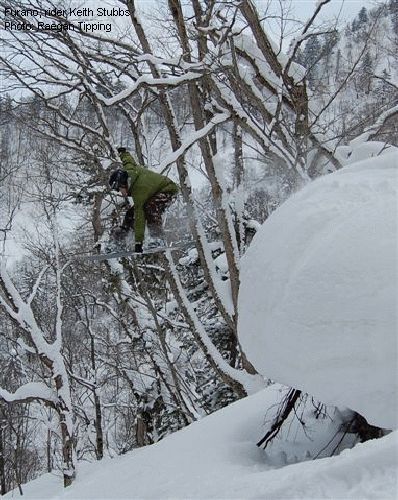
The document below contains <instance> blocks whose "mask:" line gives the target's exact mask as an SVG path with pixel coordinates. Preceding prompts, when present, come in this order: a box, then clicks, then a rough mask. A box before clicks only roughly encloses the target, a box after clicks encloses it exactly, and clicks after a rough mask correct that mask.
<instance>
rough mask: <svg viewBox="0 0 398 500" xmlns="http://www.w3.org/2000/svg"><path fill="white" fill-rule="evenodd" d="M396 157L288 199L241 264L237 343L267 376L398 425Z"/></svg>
mask: <svg viewBox="0 0 398 500" xmlns="http://www.w3.org/2000/svg"><path fill="white" fill-rule="evenodd" d="M397 152H398V150H397V149H396V148H395V149H393V150H392V151H391V150H390V152H387V153H385V154H383V155H382V156H379V157H375V158H370V159H367V160H363V161H360V162H357V163H355V164H352V165H350V166H347V167H345V168H344V169H342V170H340V171H339V172H336V173H334V174H331V175H328V176H325V177H322V178H320V179H318V180H316V181H314V182H312V183H311V184H310V185H308V186H307V187H305V188H304V189H303V190H302V191H300V192H299V193H297V194H296V195H294V196H292V197H291V198H290V199H289V200H288V201H287V202H286V203H284V204H283V205H282V206H281V207H280V208H279V209H277V210H276V211H275V212H274V213H273V214H272V215H271V217H270V218H269V219H268V220H267V221H266V222H265V223H264V225H263V227H262V228H261V230H260V231H259V232H258V233H257V235H256V237H255V238H254V241H253V243H252V246H251V247H250V249H249V250H248V252H247V254H246V255H245V257H244V258H243V262H242V266H241V269H242V272H241V289H240V299H239V300H240V302H239V337H240V340H241V342H242V346H243V348H244V350H245V352H246V354H247V355H248V357H249V359H250V360H251V362H252V363H253V364H254V365H255V367H256V368H257V369H258V370H259V371H260V372H261V373H262V374H264V375H265V376H267V377H270V378H272V379H274V380H276V381H278V382H280V383H283V384H286V385H290V386H293V387H295V388H299V389H302V390H304V391H305V392H307V393H309V394H311V395H313V396H315V397H316V398H318V399H319V400H321V401H324V402H326V403H331V404H336V405H341V406H347V407H349V408H351V409H354V410H356V411H358V412H359V413H361V414H362V415H364V416H365V417H366V418H367V419H368V421H369V422H370V423H372V424H375V425H379V426H382V427H386V428H389V429H394V428H397V427H398V421H397V418H398V416H397V415H398V408H397V401H398V380H397V378H398V377H397V359H398V357H397V354H398V353H397V335H398V330H397V297H398V291H397V282H398V279H397V278H398V273H397V264H398V262H397V261H398V257H397V256H398V253H397V241H398V234H397V206H398V205H397V189H398V182H397V181H398V177H397V172H398V153H397Z"/></svg>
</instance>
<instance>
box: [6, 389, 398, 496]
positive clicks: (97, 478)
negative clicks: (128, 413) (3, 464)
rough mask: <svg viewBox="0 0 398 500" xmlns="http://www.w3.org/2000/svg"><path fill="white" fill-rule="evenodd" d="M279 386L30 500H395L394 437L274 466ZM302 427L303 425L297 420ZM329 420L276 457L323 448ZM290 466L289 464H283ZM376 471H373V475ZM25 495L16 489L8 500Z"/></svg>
mask: <svg viewBox="0 0 398 500" xmlns="http://www.w3.org/2000/svg"><path fill="white" fill-rule="evenodd" d="M285 389H286V388H283V387H281V386H279V385H278V384H275V385H273V386H271V387H268V388H266V389H265V390H263V391H260V392H258V393H257V394H254V395H252V396H249V397H247V398H244V399H242V400H240V401H237V402H236V403H234V404H232V405H230V406H228V407H227V408H223V409H222V410H219V411H217V412H216V413H213V414H212V415H210V416H208V417H206V418H204V419H203V420H201V421H198V422H195V423H194V424H191V425H190V426H188V427H186V428H185V429H183V430H181V431H179V432H176V433H175V434H172V435H170V436H168V437H166V438H165V439H163V440H162V441H160V442H158V443H156V444H154V445H151V446H146V447H144V448H139V449H136V450H134V451H132V452H131V453H128V454H126V455H123V456H119V457H115V458H114V459H104V460H102V461H101V462H96V463H91V464H88V463H85V464H80V467H79V470H78V476H77V479H76V481H75V482H74V483H73V484H72V486H70V487H69V488H67V489H66V490H62V480H61V478H60V477H54V476H53V475H51V474H45V475H43V476H42V477H40V478H38V479H37V480H35V481H31V482H30V483H28V484H27V485H23V486H22V488H23V493H24V496H23V498H37V499H40V500H43V499H53V500H56V499H58V500H59V499H61V498H62V499H63V500H67V499H71V500H88V499H95V500H100V499H105V498H106V499H109V498H113V499H133V498H134V499H143V498H148V499H149V498H152V499H157V500H159V499H166V498H170V499H171V498H173V499H187V498H197V499H222V498H225V499H232V498H238V499H243V498H244V499H251V498H253V499H258V498H267V499H282V498H283V499H288V498H289V499H293V498H295V499H303V498H305V499H320V498H352V499H354V498H357V499H359V498H360V499H372V500H374V499H376V498H379V499H386V498H394V494H395V491H396V487H397V457H398V455H397V437H398V433H397V432H394V433H391V434H389V435H388V436H386V437H384V438H381V439H377V440H374V441H369V442H367V443H364V444H359V445H357V446H355V447H354V448H353V449H346V450H344V451H343V452H342V453H341V454H340V455H339V456H335V457H332V458H324V459H322V460H311V459H308V461H305V462H302V463H296V464H293V465H285V464H286V463H285V464H282V463H280V464H278V465H277V466H276V467H275V465H273V464H271V463H270V456H269V455H270V451H269V449H268V448H267V450H266V451H265V450H261V449H259V448H257V447H256V445H255V443H256V441H257V440H258V439H259V438H260V437H261V436H262V434H263V433H264V431H265V430H268V426H267V425H264V423H265V422H264V413H265V410H266V409H267V408H270V407H271V406H273V405H275V404H276V402H278V401H279V400H280V396H281V391H283V390H285ZM294 420H295V421H296V422H298V420H297V419H296V418H295V419H294ZM327 422H328V419H325V421H324V425H322V426H321V428H318V430H317V431H315V434H314V433H313V432H311V429H307V432H311V438H309V437H306V436H305V434H304V431H303V430H302V429H301V430H300V432H299V433H298V434H297V432H296V431H297V430H298V429H299V428H300V427H301V428H302V426H300V427H299V428H295V426H294V424H293V425H292V426H291V432H290V438H286V439H284V440H283V441H282V440H278V439H276V440H275V442H274V443H273V447H275V449H273V450H271V452H272V453H273V455H274V456H277V455H278V454H279V455H283V456H286V455H288V456H289V455H291V454H292V453H294V454H296V453H299V451H300V450H299V448H300V447H301V448H302V450H301V454H303V452H304V451H305V450H306V449H307V447H308V446H314V447H315V448H316V447H320V448H322V447H323V446H324V445H325V444H327V442H328V441H329V440H330V429H329V430H328V429H327V426H328V424H327ZM283 465H285V466H283ZM369 471H371V474H370V473H369ZM16 497H19V493H18V491H17V490H14V491H13V492H10V493H8V494H7V495H5V497H4V498H5V499H10V498H16Z"/></svg>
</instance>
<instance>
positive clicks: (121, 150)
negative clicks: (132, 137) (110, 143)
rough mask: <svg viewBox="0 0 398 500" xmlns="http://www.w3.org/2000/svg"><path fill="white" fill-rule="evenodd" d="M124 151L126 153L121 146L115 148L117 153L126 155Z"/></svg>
mask: <svg viewBox="0 0 398 500" xmlns="http://www.w3.org/2000/svg"><path fill="white" fill-rule="evenodd" d="M126 151H127V149H126V148H124V147H123V146H120V147H119V148H117V152H118V153H119V154H122V153H126Z"/></svg>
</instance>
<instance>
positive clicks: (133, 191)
mask: <svg viewBox="0 0 398 500" xmlns="http://www.w3.org/2000/svg"><path fill="white" fill-rule="evenodd" d="M120 159H121V160H122V163H123V168H124V169H125V170H126V171H127V173H128V174H129V177H130V180H131V182H130V189H129V195H130V196H131V197H132V198H133V200H134V234H135V241H136V243H141V242H143V241H144V235H145V213H144V204H145V202H146V201H148V200H149V198H151V197H152V196H153V195H154V194H156V193H170V194H177V193H178V191H179V187H178V185H177V184H176V183H175V182H173V181H172V180H170V179H169V178H168V177H166V176H165V175H160V174H157V173H156V172H153V171H152V170H148V169H147V168H143V167H141V166H139V165H137V163H136V162H135V160H134V158H133V157H132V156H131V154H130V153H129V152H128V151H126V152H124V153H121V154H120Z"/></svg>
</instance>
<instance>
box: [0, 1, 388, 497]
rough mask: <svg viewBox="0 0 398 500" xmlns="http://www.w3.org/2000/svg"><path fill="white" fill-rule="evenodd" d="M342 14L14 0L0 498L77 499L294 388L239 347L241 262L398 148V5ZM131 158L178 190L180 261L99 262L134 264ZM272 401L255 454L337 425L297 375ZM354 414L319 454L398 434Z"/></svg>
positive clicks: (0, 333) (2, 127)
mask: <svg viewBox="0 0 398 500" xmlns="http://www.w3.org/2000/svg"><path fill="white" fill-rule="evenodd" d="M330 2H331V0H319V1H318V2H317V3H316V4H315V3H314V9H313V12H312V14H311V15H310V17H309V18H308V19H304V20H303V19H300V18H299V16H298V15H297V13H296V11H294V10H292V3H291V2H283V1H282V2H278V1H276V0H267V1H266V0H261V1H255V0H241V1H236V0H187V1H182V0H158V1H157V2H154V3H153V5H152V4H149V6H147V7H145V8H144V6H143V3H144V2H139V1H137V0H112V1H110V2H107V9H106V10H112V9H113V10H112V13H110V14H109V13H108V14H107V15H108V16H109V17H108V19H104V18H102V17H96V18H95V15H93V16H92V15H91V14H87V13H86V14H87V16H86V17H84V18H83V17H81V16H80V17H79V13H76V12H74V11H76V5H74V2H73V1H72V0H71V1H69V0H64V1H57V0H30V1H29V2H27V1H25V0H0V8H1V10H2V19H1V21H0V23H1V47H2V50H1V51H0V68H1V69H0V71H1V93H0V208H1V210H0V243H1V245H0V265H1V272H0V480H1V484H0V489H1V494H2V495H5V494H6V493H7V492H10V491H11V490H14V489H16V490H17V491H18V490H19V492H20V493H21V494H22V493H23V489H24V484H25V483H28V482H29V481H32V480H34V479H36V478H38V477H39V476H41V475H43V474H45V473H52V472H57V473H59V474H60V476H61V477H62V479H60V481H61V482H62V483H63V485H64V486H65V487H67V486H70V485H72V483H73V482H74V481H75V478H76V477H78V475H79V467H80V464H81V463H83V462H95V461H101V460H103V459H105V458H114V457H117V456H121V455H125V454H128V453H129V452H132V451H134V450H136V449H138V448H142V447H147V446H148V445H152V444H154V443H157V442H158V441H160V440H163V438H165V437H166V436H168V435H170V434H172V433H176V431H179V430H181V429H183V428H185V427H187V426H189V425H190V424H192V423H193V422H195V421H198V420H201V419H204V418H205V417H206V418H207V415H210V414H212V413H214V412H217V411H219V410H221V409H223V408H225V407H227V406H229V405H230V404H232V403H234V402H236V401H238V400H241V399H243V398H245V397H247V396H248V395H251V394H253V393H255V392H257V391H259V390H261V389H264V388H268V387H270V386H271V387H272V385H273V384H274V383H275V382H283V383H284V382H285V381H284V380H275V378H274V377H275V376H274V374H273V373H267V368H266V367H265V368H264V370H261V371H260V369H259V366H258V364H256V363H255V362H254V360H253V359H252V356H251V355H250V354H249V353H247V352H246V349H245V345H247V344H245V342H242V338H241V328H240V327H239V321H240V317H241V316H244V314H243V312H242V310H241V307H243V306H242V304H243V298H242V294H240V289H241V271H242V266H243V261H244V259H245V254H246V252H247V251H249V249H250V246H251V244H252V241H254V242H255V241H256V233H257V232H259V231H260V230H261V227H262V226H263V225H264V224H265V225H266V223H267V222H266V221H267V220H268V218H269V217H270V216H271V214H273V213H274V212H275V211H277V210H278V207H280V206H281V205H283V204H284V202H285V201H286V200H288V199H289V198H290V197H291V196H292V195H294V194H295V193H297V192H299V191H300V190H301V189H303V188H304V187H305V186H307V185H309V184H310V183H312V182H316V181H317V179H319V178H321V177H324V176H328V175H335V174H334V173H335V172H337V171H339V170H341V169H343V170H344V168H345V165H346V164H348V163H350V162H353V161H356V160H361V159H363V158H365V157H371V156H373V155H376V153H375V150H376V149H377V156H380V155H383V154H384V153H385V151H386V150H389V151H390V150H391V148H393V147H394V146H395V147H398V125H397V124H398V120H397V116H398V69H397V68H398V1H397V0H388V1H378V2H374V3H373V4H372V6H371V7H368V6H367V7H362V8H358V9H357V10H358V12H357V13H356V14H355V16H354V17H353V18H352V19H351V20H346V19H344V18H341V17H339V16H338V15H329V16H326V14H325V15H324V12H327V9H328V7H329V6H330V5H329V4H330ZM75 3H76V2H75ZM83 3H84V2H83ZM293 3H294V2H293ZM332 3H333V2H332ZM7 9H8V10H7ZM68 9H70V11H72V12H71V13H69V12H68ZM88 10H91V9H88ZM104 10H105V9H104ZM116 11H117V12H118V14H120V12H123V13H124V14H126V15H124V14H123V16H122V15H116ZM93 14H95V13H93ZM112 16H113V17H112ZM87 17H89V18H90V17H93V19H92V20H91V21H90V22H93V23H94V22H96V23H97V24H98V23H100V22H102V23H105V22H109V23H111V29H110V30H108V29H94V28H92V29H89V28H87V26H88V24H87V23H89V20H87ZM42 21H43V22H45V23H47V24H46V26H47V27H44V28H43V27H41V28H40V27H39V26H38V23H39V22H42ZM83 21H84V22H83ZM10 22H12V23H22V24H23V25H24V26H25V27H27V29H24V30H18V29H11V28H10V27H9V25H7V23H10ZM84 23H86V24H84ZM50 24H53V25H57V26H60V25H62V26H64V29H51V28H50V27H49V26H50ZM85 26H86V27H85ZM119 147H124V148H127V149H128V150H129V151H130V152H131V154H132V155H133V157H134V158H135V160H136V161H137V163H138V164H140V165H142V166H144V167H145V168H149V169H150V170H153V171H156V172H158V173H161V174H163V175H167V176H168V177H169V178H171V179H172V180H173V181H174V182H175V183H177V184H178V185H179V188H180V192H179V195H178V197H177V199H176V201H175V202H174V203H173V204H172V205H171V207H170V208H169V210H168V211H167V213H166V216H165V219H164V235H165V241H166V246H168V247H172V248H173V250H167V251H164V252H158V253H153V254H149V253H148V254H145V251H144V253H143V254H142V255H140V256H134V255H130V256H129V255H125V256H122V257H120V258H112V259H106V258H104V259H95V257H96V256H97V257H100V256H102V255H103V254H107V253H109V252H113V251H115V250H116V251H118V250H122V251H123V250H127V251H129V250H132V249H133V248H134V244H133V236H132V235H129V236H128V238H127V240H126V241H125V242H124V246H123V245H122V246H120V242H118V243H116V244H115V240H114V238H113V234H114V230H115V228H117V227H119V226H120V225H121V224H122V221H123V217H124V214H125V212H126V201H125V199H123V198H122V197H121V196H119V195H118V194H117V193H115V192H114V191H112V190H111V189H110V187H109V184H108V179H109V175H110V173H111V171H112V169H113V168H114V167H115V164H116V165H117V164H118V162H119V164H120V159H119V154H118V148H119ZM375 148H376V149H375ZM394 151H395V149H394ZM366 152H368V153H366ZM266 246H267V243H266V242H265V243H264V248H265V247H266ZM260 274H261V270H259V275H258V276H260ZM253 279H254V281H255V280H256V279H257V278H256V276H255V274H254V276H253ZM254 284H255V283H254V282H253V288H255V287H254ZM262 293H264V296H266V295H267V293H268V290H267V289H266V288H262ZM314 293H315V294H316V291H315V292H314ZM245 297H246V296H245ZM245 304H246V302H245ZM260 309H261V307H260ZM253 316H255V312H254V313H253ZM262 334H263V335H264V336H266V335H267V332H266V331H264V332H262ZM242 335H243V334H242ZM278 398H279V399H278V401H277V403H275V408H277V410H278V411H277V412H276V413H275V415H274V417H273V418H272V419H271V420H270V422H269V425H268V427H267V428H266V429H265V430H264V429H261V428H259V429H258V442H257V445H258V446H259V447H264V445H265V446H267V445H268V444H270V445H271V444H272V442H273V440H274V439H275V437H276V436H278V435H280V433H281V432H282V430H283V428H284V426H285V428H286V426H289V425H291V419H295V420H296V421H297V422H298V425H300V426H302V428H303V429H305V427H306V425H310V423H311V422H312V421H313V420H314V419H315V420H316V419H318V418H327V419H329V418H330V419H331V420H333V419H334V417H333V416H332V415H334V413H333V410H332V408H333V405H330V404H329V401H326V402H325V401H318V399H317V398H316V397H314V396H313V395H312V394H308V393H306V392H305V391H303V390H301V389H300V388H299V387H295V386H294V382H293V381H292V382H291V386H289V387H287V389H286V390H285V391H282V392H281V393H280V394H279V395H278ZM310 410H311V411H310ZM355 410H356V408H352V411H348V412H341V413H339V417H338V424H337V423H336V426H335V427H334V430H333V432H336V434H337V433H339V434H338V437H337V441H338V440H339V439H340V438H339V436H340V437H341V440H340V441H339V442H338V443H337V444H336V442H337V441H333V439H334V436H332V435H330V439H331V442H330V445H329V446H328V447H326V449H325V450H322V446H321V445H319V447H318V449H316V448H317V447H316V446H315V448H314V451H311V453H310V456H311V458H315V456H317V455H318V454H319V453H321V454H322V456H331V455H334V454H337V453H339V452H340V451H342V449H344V447H351V446H353V445H354V444H355V443H357V442H363V441H366V440H367V439H369V438H374V437H380V436H383V435H385V434H386V433H387V431H386V430H385V429H384V428H383V427H384V426H382V425H376V424H374V422H367V420H366V418H365V416H364V415H361V414H360V413H358V412H357V411H355ZM266 412H267V408H264V411H263V413H264V415H265V414H266ZM336 418H337V417H336ZM336 427H337V430H336ZM281 429H282V430H281ZM388 430H392V429H388ZM348 434H349V439H348V438H347V436H348ZM332 438H333V439H332ZM253 445H254V446H256V442H254V444H253ZM308 458H309V457H307V459H308Z"/></svg>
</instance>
